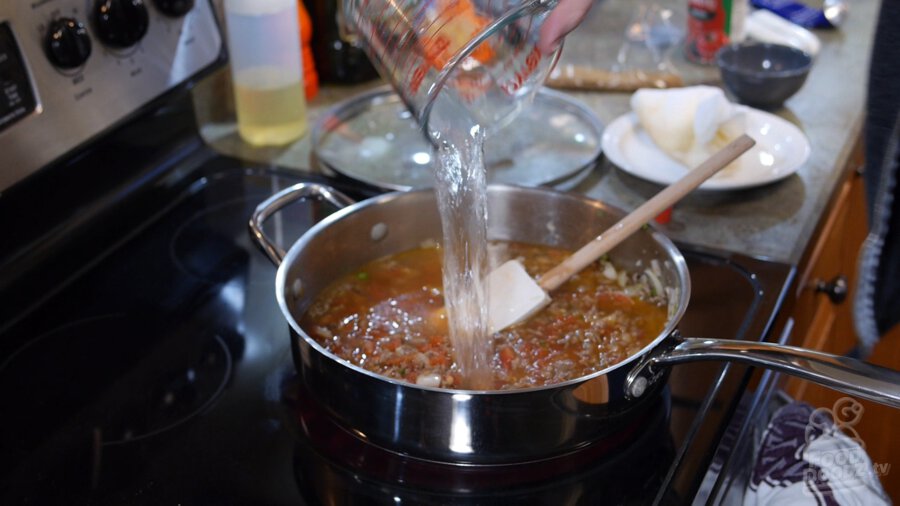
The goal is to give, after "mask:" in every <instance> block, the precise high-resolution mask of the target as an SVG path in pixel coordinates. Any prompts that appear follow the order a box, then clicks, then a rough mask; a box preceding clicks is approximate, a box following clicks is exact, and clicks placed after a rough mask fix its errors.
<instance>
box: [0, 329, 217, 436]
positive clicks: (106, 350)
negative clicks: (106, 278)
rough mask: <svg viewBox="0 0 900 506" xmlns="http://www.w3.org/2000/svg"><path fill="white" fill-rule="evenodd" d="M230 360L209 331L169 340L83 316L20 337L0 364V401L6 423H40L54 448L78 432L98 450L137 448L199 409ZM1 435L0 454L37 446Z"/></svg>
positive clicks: (209, 401)
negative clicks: (5, 405) (6, 406)
mask: <svg viewBox="0 0 900 506" xmlns="http://www.w3.org/2000/svg"><path fill="white" fill-rule="evenodd" d="M159 319H164V318H162V317H161V315H156V318H153V319H152V320H153V321H156V320H159ZM233 362H234V361H233V356H232V352H231V350H230V349H229V347H228V345H227V343H226V341H225V340H224V339H223V337H222V336H221V335H220V334H219V333H218V332H207V333H204V334H202V335H197V334H169V333H166V332H165V331H164V330H163V329H161V328H158V327H157V326H156V325H155V324H154V323H153V322H152V321H147V320H145V319H143V318H141V317H137V316H136V315H132V314H126V313H111V314H104V315H98V316H93V317H89V318H83V319H80V320H76V321H73V322H70V323H67V324H65V325H62V326H59V327H56V328H54V329H52V330H50V331H48V332H44V333H42V334H41V335H39V336H38V337H37V338H34V339H31V340H29V341H28V342H26V343H25V344H23V345H22V346H20V347H19V348H18V349H17V350H15V351H14V352H12V353H11V354H10V355H9V357H8V358H7V359H6V360H4V361H3V363H2V364H0V394H2V395H3V396H4V398H6V399H8V400H9V401H10V402H14V403H15V404H16V405H17V406H19V409H18V410H16V412H15V413H12V414H11V415H9V416H8V417H7V420H6V424H7V426H8V427H12V428H13V429H14V428H15V427H19V428H20V429H22V428H24V427H26V426H29V427H31V426H33V425H40V426H42V427H44V429H45V430H46V433H47V434H53V436H52V438H53V439H54V440H55V441H56V443H55V444H60V445H65V444H66V443H65V442H66V441H70V442H71V441H76V440H79V439H80V438H83V437H84V435H85V433H90V434H91V438H92V439H94V440H95V441H96V442H97V444H99V445H102V446H114V445H123V444H130V443H134V442H138V441H144V440H147V439H150V438H152V437H156V436H158V435H160V434H163V433H165V432H168V431H170V430H172V429H175V428H176V427H179V426H181V425H183V424H185V423H187V422H188V421H190V420H192V419H194V418H195V417H196V416H197V415H199V414H200V413H203V412H205V411H207V410H209V409H210V407H211V406H212V405H213V404H214V403H215V402H216V401H217V400H218V399H219V398H220V397H221V395H222V393H223V392H224V391H225V389H226V387H227V385H228V383H229V380H230V379H231V377H232V373H233V367H234V363H233ZM66 421H68V422H67V423H68V424H69V426H68V428H66V429H62V430H60V428H59V427H57V423H59V422H66ZM11 432H12V433H10V434H5V435H0V443H2V444H0V446H2V447H3V448H23V449H24V448H25V447H31V446H35V445H37V446H41V445H45V444H46V442H45V441H43V440H26V439H27V438H17V437H16V436H15V434H13V433H15V432H21V431H20V430H19V431H17V430H12V431H11ZM104 438H108V439H104Z"/></svg>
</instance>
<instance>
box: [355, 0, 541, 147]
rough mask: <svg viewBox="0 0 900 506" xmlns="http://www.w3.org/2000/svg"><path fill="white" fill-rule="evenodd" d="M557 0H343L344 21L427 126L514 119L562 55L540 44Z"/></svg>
mask: <svg viewBox="0 0 900 506" xmlns="http://www.w3.org/2000/svg"><path fill="white" fill-rule="evenodd" d="M556 3H557V0H342V13H341V14H342V15H343V20H342V23H343V26H344V28H345V29H346V30H349V31H350V32H352V33H354V34H355V35H357V36H358V37H359V38H360V39H362V41H363V47H364V49H365V50H366V53H367V54H368V55H369V58H370V59H371V60H372V62H373V64H374V65H375V67H376V68H377V69H378V71H379V73H380V74H381V75H382V77H384V78H385V79H387V80H388V81H389V82H390V83H391V85H392V86H393V87H394V89H395V90H396V92H397V94H398V95H400V98H401V99H402V100H403V101H404V103H405V104H406V106H407V107H408V108H409V109H410V111H411V112H412V113H413V115H414V116H415V117H416V119H417V120H418V121H419V123H420V124H421V125H422V127H423V128H424V129H425V131H426V132H440V131H441V130H442V129H443V128H446V127H447V125H460V124H461V121H462V122H466V121H467V122H468V123H477V124H480V125H482V126H483V127H484V128H486V129H487V130H488V131H491V130H494V129H497V128H501V127H502V126H504V125H506V124H508V123H509V122H510V121H512V119H513V118H514V117H515V116H516V114H517V113H518V112H519V111H520V110H521V109H522V108H523V107H525V106H526V105H527V104H528V103H529V101H530V100H531V99H533V98H534V95H535V93H537V91H538V89H539V88H540V86H541V84H542V83H543V81H544V79H545V78H546V77H547V74H548V73H549V72H550V70H551V69H552V67H553V64H554V63H555V61H556V59H557V58H558V56H559V49H557V50H556V51H554V52H553V54H549V55H545V54H541V52H540V51H539V50H538V48H537V40H538V35H539V30H540V26H541V24H542V23H543V21H544V18H546V15H547V14H548V13H549V11H550V10H551V9H552V8H553V7H554V6H555V5H556Z"/></svg>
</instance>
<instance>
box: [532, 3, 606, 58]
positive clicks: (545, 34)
mask: <svg viewBox="0 0 900 506" xmlns="http://www.w3.org/2000/svg"><path fill="white" fill-rule="evenodd" d="M591 5H593V0H561V1H560V3H559V5H557V6H556V7H555V8H554V9H553V11H551V12H550V15H549V16H547V19H546V21H544V24H543V25H541V31H540V34H539V37H538V49H539V50H540V51H541V53H542V54H550V53H552V52H553V51H556V49H557V48H558V47H559V45H560V43H561V42H562V39H563V37H565V36H566V34H568V33H569V32H571V31H572V30H574V29H575V27H576V26H578V23H580V22H581V20H582V19H584V17H585V16H587V13H588V11H589V10H590V9H591Z"/></svg>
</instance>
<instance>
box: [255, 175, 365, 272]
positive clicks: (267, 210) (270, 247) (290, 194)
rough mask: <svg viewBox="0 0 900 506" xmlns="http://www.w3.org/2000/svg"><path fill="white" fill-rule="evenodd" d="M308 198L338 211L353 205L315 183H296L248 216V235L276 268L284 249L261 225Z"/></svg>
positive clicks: (349, 199) (268, 199) (336, 192)
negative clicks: (295, 203) (330, 205)
mask: <svg viewBox="0 0 900 506" xmlns="http://www.w3.org/2000/svg"><path fill="white" fill-rule="evenodd" d="M308 198H319V199H323V200H325V201H327V202H329V203H331V204H333V205H334V206H336V207H338V208H339V209H343V208H344V207H347V206H349V205H351V204H354V203H355V201H354V200H353V199H351V198H350V197H348V196H346V195H344V194H343V193H341V192H339V191H337V190H335V189H334V188H331V187H330V186H325V185H321V184H316V183H298V184H295V185H293V186H289V187H287V188H285V189H283V190H281V191H280V192H278V193H276V194H275V195H272V196H271V197H269V198H267V199H266V200H264V201H262V202H260V204H259V205H258V206H256V210H254V211H253V215H252V216H250V223H248V226H249V227H250V235H251V236H253V238H254V239H255V240H256V244H257V246H259V247H260V249H262V250H263V252H264V253H265V254H266V256H268V257H269V260H271V261H272V263H273V264H275V266H276V267H277V266H279V265H281V261H282V260H283V259H284V256H285V254H286V253H285V251H284V248H282V247H281V246H280V245H279V244H277V243H276V242H275V241H273V240H272V239H271V238H270V237H269V236H268V235H266V233H265V232H264V231H263V223H265V221H266V220H267V219H269V217H270V216H272V215H273V214H275V213H276V212H278V211H280V210H281V209H282V208H283V207H284V206H286V205H288V204H291V203H293V202H296V201H298V200H301V199H308Z"/></svg>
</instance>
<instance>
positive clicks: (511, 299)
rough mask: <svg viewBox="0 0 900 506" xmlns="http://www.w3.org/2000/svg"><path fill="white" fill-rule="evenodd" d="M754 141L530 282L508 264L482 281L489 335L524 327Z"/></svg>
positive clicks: (724, 152)
mask: <svg viewBox="0 0 900 506" xmlns="http://www.w3.org/2000/svg"><path fill="white" fill-rule="evenodd" d="M754 144H756V141H754V140H753V139H752V138H750V136H748V135H746V134H745V135H742V136H740V137H738V138H737V139H735V140H734V141H732V142H731V143H730V144H728V145H727V146H725V147H724V148H722V149H721V150H720V151H719V152H717V153H716V154H714V155H712V156H711V157H710V158H709V159H707V160H706V161H705V162H703V163H701V164H700V165H699V166H697V168H695V169H693V170H690V171H688V173H687V174H685V175H684V176H682V177H681V179H679V180H678V181H675V182H674V183H672V184H671V185H669V186H667V187H666V188H664V189H663V190H662V191H660V192H659V193H657V194H656V195H654V196H653V198H651V199H650V200H648V201H647V202H645V203H644V204H643V205H641V206H640V207H638V208H637V209H635V210H634V211H632V212H631V213H630V214H628V215H627V216H625V217H624V218H622V219H621V220H619V221H618V223H616V224H615V225H613V226H612V227H610V228H609V229H608V230H606V231H605V232H603V233H602V234H600V235H599V236H597V237H596V238H595V239H594V240H592V241H591V242H589V243H587V244H585V245H584V246H582V247H581V249H579V250H578V251H576V252H575V253H573V254H572V255H571V256H570V257H568V258H566V259H565V260H563V262H562V263H561V264H559V265H557V266H556V267H554V268H552V269H550V270H549V271H547V272H546V273H544V274H543V275H541V276H540V280H539V281H537V282H535V280H534V279H532V278H531V276H529V275H528V273H527V272H525V268H524V267H523V266H522V264H521V263H520V262H519V261H518V260H509V261H508V262H506V263H504V264H503V265H501V266H500V267H498V268H496V269H494V270H493V271H492V272H491V273H490V274H488V276H487V280H488V310H489V312H490V322H489V325H490V332H491V333H492V334H493V333H494V332H497V331H500V330H503V329H505V328H506V327H509V326H510V325H514V324H516V323H519V322H521V321H524V320H526V319H528V318H529V317H531V316H532V315H533V314H535V313H537V312H538V311H540V310H541V309H543V308H544V307H546V306H547V304H549V303H550V296H549V295H548V292H551V291H553V290H555V289H556V288H559V286H560V285H562V284H563V283H565V282H566V281H567V280H568V279H569V278H570V277H572V276H574V275H575V274H576V273H578V272H579V271H581V270H582V269H584V268H585V267H587V266H588V265H590V264H591V263H592V262H594V261H595V260H597V259H598V258H600V257H601V256H603V255H604V254H606V253H607V252H609V250H611V249H613V248H614V247H615V246H617V245H618V244H619V243H620V242H622V241H623V240H625V239H626V238H628V236H630V235H631V234H632V233H634V232H635V231H637V230H638V229H639V228H641V227H642V226H644V225H645V224H646V223H647V222H649V221H650V220H651V219H653V217H654V216H657V215H659V214H660V213H661V212H663V211H664V210H666V209H668V208H669V207H671V206H672V205H674V204H675V203H676V202H678V201H679V200H681V199H682V198H683V197H684V196H685V195H687V194H688V193H690V192H691V190H693V189H694V188H696V187H698V186H700V184H701V183H703V182H704V181H706V180H707V179H709V178H710V177H712V176H713V175H714V174H715V173H717V172H719V171H720V170H722V169H723V168H724V167H725V166H726V165H728V164H729V163H731V162H732V161H734V160H735V159H736V158H737V157H739V156H740V155H742V154H743V153H744V152H746V151H747V150H748V149H750V148H751V147H752V146H753V145H754Z"/></svg>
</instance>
